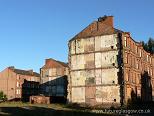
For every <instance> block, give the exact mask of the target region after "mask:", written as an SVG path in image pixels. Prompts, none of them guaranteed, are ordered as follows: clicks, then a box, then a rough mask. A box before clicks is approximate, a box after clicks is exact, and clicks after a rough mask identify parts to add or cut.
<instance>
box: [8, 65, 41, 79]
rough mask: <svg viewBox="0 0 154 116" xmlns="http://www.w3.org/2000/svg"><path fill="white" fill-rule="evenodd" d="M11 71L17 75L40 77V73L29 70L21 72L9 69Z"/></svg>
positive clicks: (12, 68)
mask: <svg viewBox="0 0 154 116" xmlns="http://www.w3.org/2000/svg"><path fill="white" fill-rule="evenodd" d="M9 69H11V70H12V71H13V72H15V73H16V74H21V75H29V76H36V77H40V74H39V73H36V72H32V70H29V71H28V70H21V69H15V68H14V67H9Z"/></svg>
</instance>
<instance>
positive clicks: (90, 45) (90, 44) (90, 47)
mask: <svg viewBox="0 0 154 116" xmlns="http://www.w3.org/2000/svg"><path fill="white" fill-rule="evenodd" d="M84 51H85V52H90V51H94V38H88V39H85V45H84Z"/></svg>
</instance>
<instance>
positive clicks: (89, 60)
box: [85, 54, 95, 68]
mask: <svg viewBox="0 0 154 116" xmlns="http://www.w3.org/2000/svg"><path fill="white" fill-rule="evenodd" d="M94 65H95V63H94V54H86V55H85V68H94Z"/></svg>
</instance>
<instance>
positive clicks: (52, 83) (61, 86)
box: [41, 59, 68, 97]
mask: <svg viewBox="0 0 154 116" xmlns="http://www.w3.org/2000/svg"><path fill="white" fill-rule="evenodd" d="M67 75H68V67H67V66H62V65H61V64H60V63H59V62H57V61H55V60H53V59H48V60H47V61H46V63H45V65H44V67H42V68H41V91H42V94H44V95H46V96H51V97H53V96H54V97H56V96H58V97H64V96H66V94H67V93H66V89H67Z"/></svg>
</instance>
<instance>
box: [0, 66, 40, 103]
mask: <svg viewBox="0 0 154 116" xmlns="http://www.w3.org/2000/svg"><path fill="white" fill-rule="evenodd" d="M39 82H40V74H38V73H36V72H33V70H28V71H27V70H21V69H16V68H15V67H8V68H6V69H5V70H3V71H2V72H0V91H3V92H4V94H6V95H7V98H8V100H23V101H29V97H30V96H31V95H38V93H39Z"/></svg>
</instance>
